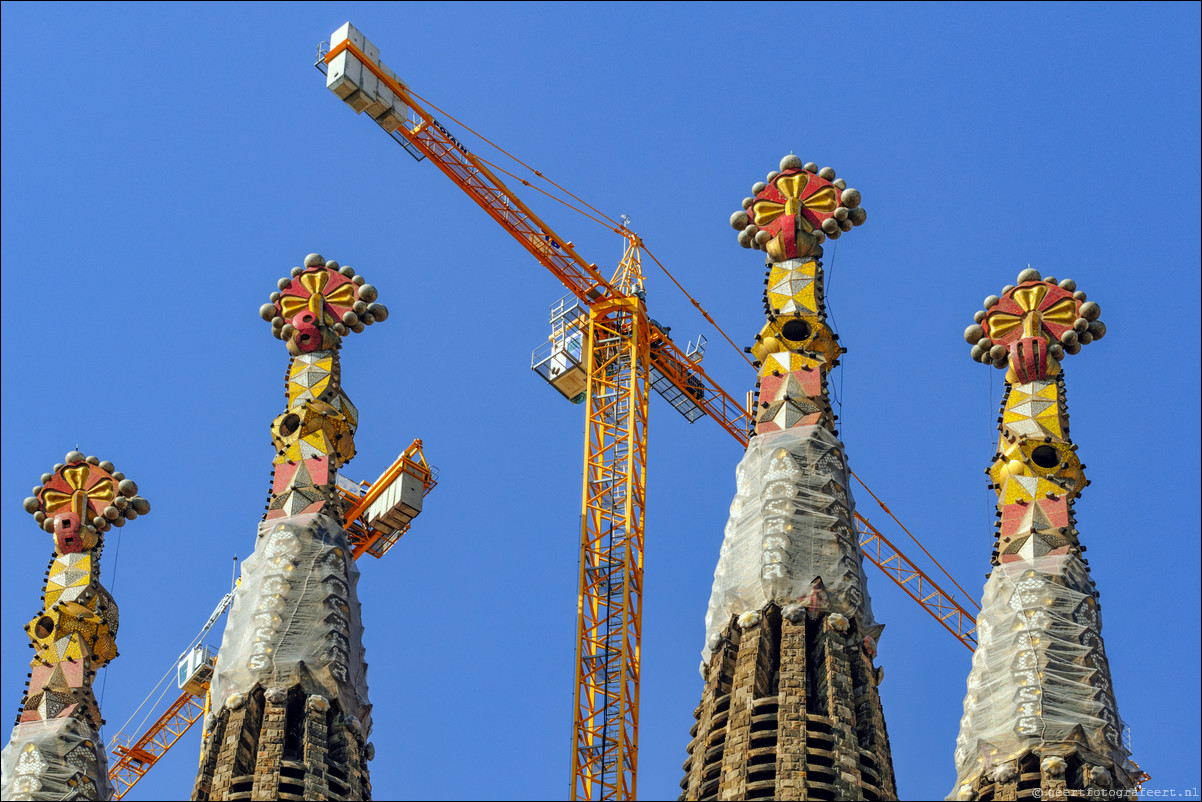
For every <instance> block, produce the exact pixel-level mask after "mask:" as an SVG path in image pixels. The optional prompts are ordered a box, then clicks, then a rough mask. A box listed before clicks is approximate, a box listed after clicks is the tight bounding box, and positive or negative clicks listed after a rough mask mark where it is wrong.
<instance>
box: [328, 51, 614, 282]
mask: <svg viewBox="0 0 1202 802" xmlns="http://www.w3.org/2000/svg"><path fill="white" fill-rule="evenodd" d="M344 50H349V51H351V53H353V54H354V55H355V58H357V59H358V60H359V61H360V62H362V64H363V66H364V68H365V69H368V70H371V71H372V72H373V73H375V76H376V77H377V78H378V79H380V82H381V83H383V84H384V85H385V86H387V87H388V88H389V89H390V90H391V91H392V92H393V94H395V95H396V96H397V97H398V98H400V99H401V100H402V101H404V103H405V104H406V105H407V106H409V108H410V109H412V110H413V112H414V113H415V114H416V115H417V116H418V117H419V118H420V121H419V122H418V123H417V124H416V125H414V126H413V127H412V128H409V127H407V126H406V125H402V126H401V127H400V128H398V129H397V133H399V134H401V135H402V136H404V137H405V139H407V140H408V141H409V142H410V143H412V144H413V146H414V147H416V148H417V149H418V150H420V151H421V152H422V153H424V154H425V155H426V156H427V157H428V158H429V159H430V161H431V162H433V163H434V165H435V166H436V167H438V169H439V170H441V171H442V172H443V173H444V174H446V176H447V178H450V179H451V180H452V181H454V182H455V184H456V186H458V187H459V188H460V189H462V190H463V191H464V192H466V193H467V195H468V197H470V198H471V199H472V200H474V201H475V202H476V203H477V204H479V206H480V207H481V208H482V209H484V211H485V212H487V213H488V215H489V216H490V217H492V218H493V219H494V220H496V221H497V223H499V224H500V226H501V227H502V228H504V229H505V230H506V231H508V232H509V234H510V235H511V236H512V237H513V238H514V239H516V240H517V241H518V244H519V245H521V246H522V247H523V248H525V249H526V250H528V251H529V252H530V254H531V255H532V256H534V258H535V259H537V260H538V261H539V263H540V264H542V265H543V266H544V267H546V268H547V269H548V270H550V271H551V272H552V273H554V274H555V276H556V278H558V279H559V280H560V281H561V282H563V285H564V286H565V287H567V288H568V290H569V291H570V292H572V294H574V295H575V296H576V297H577V298H579V299H580V300H582V301H584V302H585V303H591V302H592V301H593V300H595V299H596V298H598V297H599V296H600V295H603V294H606V295H608V294H611V293H612V288H611V287H610V285H609V282H608V281H606V280H605V277H604V276H602V275H601V273H600V272H599V271H598V270H597V266H596V265H594V264H589V263H588V262H585V261H584V259H582V258H580V256H579V255H577V254H576V251H575V249H573V247H572V244H571V243H570V242H567V241H566V240H563V239H561V238H560V237H558V236H556V235H555V233H554V232H553V231H552V230H551V227H550V226H548V225H547V224H546V223H544V222H543V221H542V220H541V219H539V217H538V215H536V214H535V213H534V212H532V211H531V210H530V208H529V207H528V206H526V204H525V203H523V202H522V200H521V199H520V198H519V197H518V196H517V195H515V194H513V192H511V191H510V190H509V188H508V187H506V186H505V184H504V183H502V181H501V179H499V178H497V177H496V176H495V175H494V174H493V172H492V171H491V170H489V169H488V167H487V166H485V165H484V163H483V162H481V161H480V160H479V159H477V158H476V157H475V156H474V155H472V154H471V153H469V152H468V150H467V148H465V147H464V146H463V145H462V144H460V143H459V141H458V140H457V139H455V138H454V137H453V136H451V134H450V132H449V131H447V129H446V128H444V127H443V125H442V123H440V122H438V120H436V119H435V118H434V116H433V115H432V114H430V112H428V111H426V109H425V108H423V107H422V105H421V104H420V103H419V102H418V100H417V98H415V97H414V96H413V94H412V93H411V92H410V91H409V89H408V87H406V86H405V85H404V84H402V83H401V82H400V81H397V80H395V79H394V78H393V77H392V76H390V75H388V74H387V73H385V72H384V71H383V70H381V69H380V67H379V65H377V64H376V63H375V62H373V61H372V60H371V59H370V58H368V57H367V56H366V55H365V54H364V53H363V51H362V50H360V49H359V48H358V47H356V46H355V45H354V43H352V42H351V41H350V40H349V39H346V40H344V41H342V42H340V43H339V44H338V45H336V46H335V47H334V48H333V49H331V50H330V52H328V53H327V54H326V55H325V62H326V64H329V63H330V61H331V60H333V58H334V57H335V56H337V55H338V54H339V53H341V52H343V51H344Z"/></svg>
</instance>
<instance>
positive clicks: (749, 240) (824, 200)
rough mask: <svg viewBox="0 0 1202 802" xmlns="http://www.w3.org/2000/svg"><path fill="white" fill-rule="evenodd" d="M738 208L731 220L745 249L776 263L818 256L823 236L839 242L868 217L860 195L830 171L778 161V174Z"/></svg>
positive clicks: (793, 158) (796, 160)
mask: <svg viewBox="0 0 1202 802" xmlns="http://www.w3.org/2000/svg"><path fill="white" fill-rule="evenodd" d="M751 192H752V196H753V197H749V198H744V199H743V209H742V210H741V211H738V212H735V213H734V214H733V215H731V217H730V225H731V227H732V228H734V229H735V230H736V231H738V232H739V244H740V245H742V246H743V247H744V248H756V249H758V250H762V251H766V252H767V253H768V256H769V257H770V258H771V259H772V260H773V261H776V262H782V261H784V260H786V259H797V258H800V257H804V256H812V255H816V254H818V253H820V252H821V250H822V248H821V246H822V243H823V241H824V240H825V239H826V238H827V237H830V238H831V239H838V238H839V237H840V236H842V235H843V232H845V231H850V230H851V229H852V227H853V226H858V225H861V224H863V223H864V221H865V220H866V219H868V214H867V213H866V212H865V211H864V209H863V208H862V207H861V206H860V193H859V191H858V190H855V189H849V188H848V186H847V182H846V181H844V180H843V179H841V178H836V177H835V171H834V169H832V168H830V167H823V168H822V169H821V170H820V169H818V165H816V164H815V163H814V162H810V163H809V164H804V165H803V164H802V163H801V159H800V158H798V157H797V156H793V155H789V156H786V157H785V158H783V159H781V163H780V171H779V172H771V173H769V174H768V180H767V181H762V182H760V183H757V184H756V185H755V186H753V187H752V188H751Z"/></svg>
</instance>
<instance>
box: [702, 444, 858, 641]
mask: <svg viewBox="0 0 1202 802" xmlns="http://www.w3.org/2000/svg"><path fill="white" fill-rule="evenodd" d="M735 477H736V482H737V491H736V495H735V499H734V501H733V502H732V503H731V505H730V518H729V520H728V521H727V523H726V534H725V537H724V539H723V541H722V550H721V554H720V556H719V558H718V566H717V568H716V569H715V570H714V586H713V590H712V592H711V594H710V604H709V610H708V612H707V613H706V616H705V648H704V649H703V650H702V652H701V656H702V659H703V660H704V661H706V662H708V661H709V657H710V653H711V652H712V651H713V649H714V647H715V646H716V645H717V638H718V637H719V636H720V633H721V632H722V630H723V629H724V628H725V627H726V625H727V624H728V623H729V622H730V618H731V616H733V615H740V614H742V613H744V612H747V611H751V610H760V609H762V608H763V607H764V606H765V605H766V604H768V603H769V602H777V603H780V604H784V603H786V602H802V603H804V604H805V605H806V606H807V607H811V608H812V609H820V610H828V611H830V612H838V613H842V614H844V615H846V616H847V617H848V618H854V619H855V620H856V622H857V623H858V624H859V627H860V631H861V632H865V633H873V634H874V635H879V629H880V628H879V627H878V626H877V625H876V624H875V622H874V621H873V617H872V605H871V602H870V601H869V598H868V588H867V583H866V580H865V577H864V567H863V559H862V557H861V553H860V549H859V545H858V543H857V538H856V529H855V526H854V511H855V505H854V502H853V501H852V498H851V492H850V489H849V487H848V472H847V463H846V460H845V459H844V456H843V444H842V443H840V442H839V439H838V438H837V437H835V435H834V434H832V433H831V432H830V431H829V430H828V429H826V428H824V427H822V426H800V427H797V428H795V429H786V430H784V431H780V432H771V433H766V434H761V435H758V436H756V437H753V438H752V439H751V443H750V444H748V446H747V452H746V453H745V454H744V455H743V459H742V460H740V461H739V465H738V468H736V470H735ZM819 578H820V579H821V580H822V582H821V588H819V587H817V586H816V584H815V580H816V579H819Z"/></svg>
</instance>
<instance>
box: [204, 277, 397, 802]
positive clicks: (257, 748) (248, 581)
mask: <svg viewBox="0 0 1202 802" xmlns="http://www.w3.org/2000/svg"><path fill="white" fill-rule="evenodd" d="M376 294H377V293H376V290H375V288H374V287H372V286H371V285H370V284H367V283H365V282H364V279H363V277H362V276H360V275H357V274H356V273H355V271H354V270H353V269H352V268H350V267H339V265H338V263H337V262H333V261H330V262H327V261H326V260H325V259H323V258H322V257H321V256H319V255H318V254H310V255H309V256H308V257H306V259H305V265H304V267H296V268H293V270H292V276H291V277H290V278H282V279H280V281H279V291H278V292H274V293H272V295H271V302H270V303H268V304H265V305H264V306H263V308H262V309H261V310H260V314H261V315H262V317H263V318H264V320H267V321H269V322H270V323H271V325H272V333H273V334H274V335H275V336H276V337H277V338H279V339H282V340H284V342H285V343H286V344H287V346H288V353H289V354H291V356H292V358H291V360H290V362H289V366H288V373H287V378H286V379H285V387H286V392H287V399H288V408H287V409H286V410H285V411H284V412H283V413H281V414H280V415H279V417H277V418H276V419H275V421H274V422H273V423H272V426H271V434H272V442H273V443H274V446H275V449H276V456H275V459H274V460H273V478H272V486H271V494H270V496H269V498H268V502H267V511H266V513H265V515H264V516H263V521H262V523H260V525H259V532H258V540H257V543H256V545H255V551H254V554H253V555H252V556H251V557H250V558H249V559H247V560H246V561H245V562H244V563H243V565H242V578H241V580H240V582H239V585H238V589H237V591H236V593H235V596H234V603H233V606H232V607H231V609H230V614H229V618H228V620H227V622H226V628H225V635H224V638H223V639H222V642H221V649H220V651H219V653H218V658H217V664H216V667H215V669H214V676H213V682H212V685H211V688H210V694H211V698H212V709H211V713H210V715H209V716H208V717H207V718H206V720H205V734H204V740H203V743H202V746H201V750H202V751H201V765H200V772H199V774H198V776H197V778H196V786H195V789H194V791H193V795H192V798H193V799H201V800H210V799H211V800H226V799H264V800H267V799H302V798H303V799H369V798H370V795H371V783H370V782H369V781H368V771H367V761H368V760H370V759H371V756H372V752H373V749H372V747H371V745H370V744H369V743H367V741H366V739H367V736H368V735H369V734H370V732H371V718H370V712H371V705H370V704H369V703H368V699H367V678H366V673H367V663H366V662H365V661H364V659H363V645H362V635H363V627H362V624H361V622H360V615H359V600H358V595H357V591H356V585H357V583H358V578H359V571H358V569H357V568H356V566H355V561H354V559H353V556H352V550H351V547H350V545H349V543H348V541H347V536H346V532H345V531H344V530H343V524H344V520H343V518H344V515H345V512H346V510H345V509H344V507H345V502H343V501H342V500H341V497H340V496H339V495H338V493H337V492H336V490H335V484H336V482H337V472H338V469H339V468H340V467H341V466H342V465H344V464H346V462H348V461H349V460H350V459H351V458H352V457H353V456H354V454H355V444H354V434H355V428H356V426H357V424H358V411H357V410H356V409H355V407H354V405H353V404H352V403H351V402H350V399H349V398H348V397H347V395H346V393H345V392H344V391H343V389H342V381H341V372H340V370H339V364H338V352H339V349H340V348H341V345H342V338H343V337H344V336H346V335H347V334H348V333H349V332H351V331H354V332H361V331H363V328H364V327H365V326H366V325H370V324H371V323H374V322H375V321H377V320H384V319H385V318H386V317H387V316H388V310H387V308H385V307H384V306H382V305H381V304H378V303H375V300H376Z"/></svg>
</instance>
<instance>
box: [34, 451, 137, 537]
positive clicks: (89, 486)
mask: <svg viewBox="0 0 1202 802" xmlns="http://www.w3.org/2000/svg"><path fill="white" fill-rule="evenodd" d="M25 511H26V512H28V513H30V514H31V515H33V517H34V520H36V521H37V522H38V525H39V526H41V527H42V529H44V530H45V531H46V532H47V533H49V534H52V535H54V550H55V553H56V554H78V553H80V552H85V551H90V550H92V549H94V548H96V546H97V545H98V544H99V541H100V534H101V533H103V532H106V531H108V530H109V528H110V527H113V526H124V525H125V522H126V521H127V520H133V519H134V518H137V517H138V516H139V515H145V514H146V513H148V512H150V502H149V501H147V500H146V499H144V498H142V497H141V496H139V495H138V486H137V485H136V484H134V482H133V480H131V479H126V478H125V474H123V473H121V472H120V471H117V470H115V469H114V468H113V463H111V462H103V461H101V460H99V459H97V458H96V457H85V456H84V455H83V454H82V453H80V452H78V451H72V452H71V453H69V454H67V456H66V461H65V462H61V463H59V464H58V465H55V466H54V470H52V471H51V472H50V473H45V474H42V486H41V487H40V488H36V495H33V496H30V497H29V498H27V499H25Z"/></svg>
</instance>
